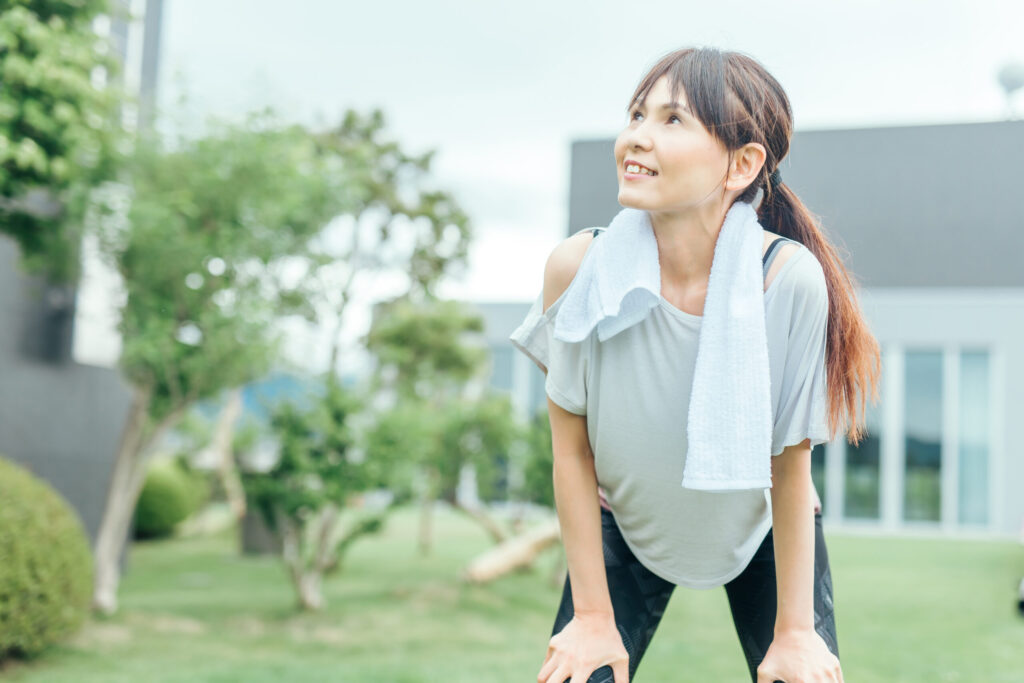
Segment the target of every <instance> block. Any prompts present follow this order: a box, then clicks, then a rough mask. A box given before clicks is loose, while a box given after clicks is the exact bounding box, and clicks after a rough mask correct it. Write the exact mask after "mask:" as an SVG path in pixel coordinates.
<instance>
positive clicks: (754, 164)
mask: <svg viewBox="0 0 1024 683" xmlns="http://www.w3.org/2000/svg"><path fill="white" fill-rule="evenodd" d="M767 158H768V155H767V153H766V152H765V150H764V146H763V145H761V144H760V143H757V142H748V143H747V144H745V145H743V146H742V147H740V148H739V149H738V150H736V151H735V152H733V157H732V166H731V167H730V168H729V177H728V179H726V182H725V189H726V190H738V191H743V190H744V189H746V188H747V186H749V185H750V184H751V183H752V182H754V181H755V180H757V174H758V173H760V172H761V167H763V166H764V162H765V159H767Z"/></svg>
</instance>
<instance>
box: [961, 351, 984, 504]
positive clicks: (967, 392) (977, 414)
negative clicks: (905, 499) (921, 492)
mask: <svg viewBox="0 0 1024 683" xmlns="http://www.w3.org/2000/svg"><path fill="white" fill-rule="evenodd" d="M988 377H989V356H988V352H987V351H964V352H963V353H961V354H960V401H959V402H960V407H959V414H960V423H959V432H960V437H959V444H958V448H959V451H958V455H959V458H958V460H959V461H960V462H959V470H960V471H959V481H960V486H959V491H958V495H959V498H958V501H959V505H958V508H959V511H960V522H962V523H966V524H987V523H988V498H989V496H988V459H989V448H990V444H989V437H990V433H989V412H990V411H989V400H988V391H989V384H988Z"/></svg>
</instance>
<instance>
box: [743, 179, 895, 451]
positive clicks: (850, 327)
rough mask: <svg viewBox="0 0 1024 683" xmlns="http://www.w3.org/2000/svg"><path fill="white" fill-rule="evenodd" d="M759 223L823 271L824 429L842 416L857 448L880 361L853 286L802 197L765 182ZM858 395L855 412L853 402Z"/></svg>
mask: <svg viewBox="0 0 1024 683" xmlns="http://www.w3.org/2000/svg"><path fill="white" fill-rule="evenodd" d="M757 215H758V219H759V221H760V222H761V225H763V226H765V227H766V228H768V229H770V230H772V231H773V232H776V233H778V234H779V235H782V236H783V237H789V238H790V239H794V240H796V241H797V242H800V243H801V244H803V245H804V246H805V247H807V248H808V249H809V250H810V251H811V253H813V254H814V256H815V257H816V258H817V259H818V262H819V263H820V264H821V267H822V270H824V271H825V282H826V284H827V285H828V331H827V343H826V348H825V369H826V376H827V382H826V384H827V386H828V410H827V413H828V428H829V434H830V436H832V437H833V438H834V437H835V435H836V433H837V432H838V431H839V429H840V426H841V424H840V423H841V422H842V421H843V420H844V418H845V417H846V416H849V418H850V423H851V424H850V429H849V430H848V433H847V436H848V438H849V440H850V441H851V442H852V443H853V444H854V445H857V444H859V443H860V440H861V438H862V437H863V436H864V433H865V431H866V425H864V424H863V423H864V421H865V420H864V416H865V412H866V411H865V400H866V398H867V395H868V390H869V389H870V394H871V402H872V404H875V403H877V402H878V384H879V380H880V377H881V369H882V361H881V353H880V351H879V346H878V342H877V341H876V340H875V337H874V336H873V335H872V334H871V332H870V330H869V329H868V327H867V324H866V323H865V322H864V318H863V316H862V314H861V312H860V306H859V305H858V303H857V297H856V289H857V282H856V280H855V279H854V277H853V276H852V275H851V274H850V273H849V272H848V271H847V270H846V268H845V267H844V266H843V262H842V260H841V259H840V258H839V255H838V253H837V251H836V248H835V247H834V246H833V245H832V244H831V242H830V241H829V240H828V239H827V238H826V236H825V234H824V231H823V230H822V228H821V225H820V223H819V221H818V219H817V217H815V216H814V215H812V214H811V212H810V211H809V210H808V209H807V207H806V206H804V203H803V202H801V201H800V198H799V197H797V196H796V194H795V193H794V192H793V191H792V190H791V189H790V188H789V187H787V186H786V185H785V184H783V183H781V182H780V183H778V184H775V183H771V182H769V183H767V184H766V185H765V190H764V198H763V199H762V201H761V203H760V205H759V206H758V208H757ZM858 395H859V397H860V402H859V403H860V405H859V409H858V405H857V398H858Z"/></svg>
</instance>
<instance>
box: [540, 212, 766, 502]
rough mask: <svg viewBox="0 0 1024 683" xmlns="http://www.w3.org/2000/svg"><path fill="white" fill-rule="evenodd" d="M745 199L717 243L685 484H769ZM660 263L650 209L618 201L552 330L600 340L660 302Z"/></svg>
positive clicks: (755, 239) (760, 340)
mask: <svg viewBox="0 0 1024 683" xmlns="http://www.w3.org/2000/svg"><path fill="white" fill-rule="evenodd" d="M763 240H764V234H763V232H762V229H761V225H760V224H759V223H758V221H757V212H756V211H755V210H754V207H753V205H752V204H751V203H749V202H735V203H733V205H732V206H731V207H730V208H729V211H728V212H727V213H726V215H725V222H724V223H723V225H722V229H721V232H719V235H718V239H717V241H716V242H715V252H714V256H713V259H712V263H711V274H710V277H709V279H708V288H707V294H706V296H705V299H704V313H703V317H702V319H701V326H700V337H699V342H698V348H697V361H696V366H695V369H694V377H693V386H692V388H691V392H690V408H689V414H688V416H687V423H686V434H687V439H688V441H689V444H688V446H687V451H686V465H685V467H684V469H683V479H682V486H684V487H686V488H690V489H699V490H703V491H730V490H737V489H752V488H770V487H771V439H772V402H771V387H770V377H769V367H768V337H767V332H766V329H765V313H764V280H763V276H762V266H761V251H762V244H763ZM660 297H661V266H660V264H659V262H658V243H657V240H656V239H655V236H654V229H653V228H652V227H651V222H650V217H649V215H648V213H647V212H646V211H643V210H640V209H631V208H626V209H623V210H622V211H620V212H619V213H618V215H616V216H615V218H614V219H613V220H612V222H611V224H609V226H608V229H607V230H606V231H605V233H604V234H603V235H602V236H601V237H600V238H598V239H597V240H595V242H594V243H593V244H592V245H591V246H590V249H589V250H588V252H587V255H586V257H585V258H584V259H583V262H582V263H581V264H580V267H579V270H578V271H577V273H576V277H575V278H574V279H573V281H572V283H571V284H570V285H569V288H568V289H567V290H566V292H565V298H564V299H563V301H562V303H561V308H560V309H559V311H558V312H557V314H556V315H555V321H554V323H555V324H554V336H555V338H556V339H561V340H562V341H567V342H579V341H582V340H583V339H585V338H586V337H587V335H589V334H590V332H591V330H593V329H594V327H595V326H596V327H597V335H598V339H599V340H600V341H602V342H603V341H605V340H607V339H608V338H609V337H611V336H613V335H615V334H618V333H619V332H621V331H622V330H624V329H626V328H628V327H630V326H631V325H634V324H636V323H638V322H640V321H641V320H643V319H644V317H645V316H646V315H647V314H648V313H649V312H650V310H651V308H653V307H654V306H656V305H657V304H658V301H659V300H660Z"/></svg>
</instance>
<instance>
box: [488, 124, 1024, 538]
mask: <svg viewBox="0 0 1024 683" xmlns="http://www.w3.org/2000/svg"><path fill="white" fill-rule="evenodd" d="M613 144H614V141H613V140H611V139H604V140H585V141H578V142H575V143H574V144H573V146H572V162H571V164H572V168H571V182H570V196H569V225H568V226H567V230H566V234H567V235H569V234H572V233H574V232H576V231H578V230H580V229H582V228H585V227H589V226H593V225H607V224H608V222H609V221H610V220H611V219H612V217H614V216H615V214H616V213H618V211H619V210H620V209H621V206H620V205H619V204H618V202H617V199H616V198H617V194H618V181H617V175H616V172H615V166H614V161H613V154H612V146H613ZM1015 149H1024V121H1002V122H991V123H967V124H950V125H928V126H906V127H887V128H865V129H853V130H819V131H805V132H798V133H796V134H795V135H794V138H793V141H792V148H791V152H790V154H789V155H788V157H787V158H786V159H785V160H784V161H783V163H782V167H781V172H782V176H783V179H784V181H785V182H786V183H787V184H788V185H789V186H790V187H791V188H793V189H794V191H795V192H796V193H797V194H798V195H799V196H800V198H801V199H802V200H803V201H804V203H805V204H806V205H807V206H808V208H809V209H810V210H811V211H812V212H813V213H814V214H815V215H817V216H819V217H820V220H821V224H822V226H823V229H824V231H825V233H826V234H827V236H828V237H829V238H830V239H831V241H832V242H833V244H836V245H837V248H838V250H839V252H840V255H841V256H842V258H843V260H844V263H845V264H846V266H847V267H848V268H849V269H850V270H851V271H852V273H853V274H854V276H855V277H856V279H857V280H858V281H859V282H858V284H859V285H860V291H859V299H860V303H861V307H862V309H863V312H864V315H865V317H866V319H867V320H868V323H869V325H870V327H871V330H872V332H873V333H874V334H875V337H876V338H877V339H878V341H879V343H880V345H881V347H882V364H883V368H882V382H881V386H880V395H881V400H880V402H879V404H878V405H877V406H873V407H871V408H870V409H869V411H868V426H869V435H868V438H866V439H865V440H863V441H862V442H861V443H860V444H859V445H858V446H856V447H855V446H853V445H851V444H849V443H847V441H846V439H845V438H843V437H842V436H840V437H839V438H837V439H835V440H834V441H833V442H831V443H829V444H823V445H821V446H818V447H816V448H815V450H814V453H813V460H814V472H813V474H814V478H815V483H816V485H817V488H818V492H819V495H820V496H821V498H822V502H823V513H824V515H825V518H826V520H827V521H829V522H830V523H831V524H833V525H839V526H843V527H848V528H864V529H876V530H881V531H887V530H888V531H895V530H899V531H901V532H913V531H921V532H924V533H934V532H936V531H938V532H941V533H955V534H966V535H970V534H980V535H992V534H995V535H1016V534H1018V533H1019V532H1020V530H1021V525H1022V521H1024V496H1020V495H1017V491H1018V489H1019V488H1020V487H1021V485H1022V484H1024V458H1022V457H1021V455H1022V448H1024V445H1022V442H1021V440H1020V439H1018V438H1016V437H1015V436H1014V433H1013V431H1012V430H1013V428H1014V427H1013V425H1014V424H1016V420H1017V419H1020V417H1021V416H1024V358H1022V357H1021V354H1020V353H1018V352H1019V351H1021V350H1024V256H1022V254H1024V216H1022V214H1021V212H1020V210H1019V208H1018V207H1017V206H1016V205H1015V204H1014V201H1015V200H1016V199H1017V198H1018V194H1017V193H1019V192H1021V191H1022V190H1024V172H1022V171H1021V170H1020V168H1019V164H1018V161H1017V159H1016V158H1015V156H1014V154H1013V153H1012V152H1011V150H1015ZM546 258H547V254H537V259H538V261H539V262H541V263H542V262H543V260H544V259H546ZM528 307H529V302H526V303H520V304H509V303H493V304H491V303H489V304H482V305H481V306H480V308H481V309H482V311H483V312H484V313H485V315H486V318H487V321H488V325H489V327H488V330H489V334H490V339H491V344H492V348H493V350H494V366H493V376H492V384H493V385H494V386H495V387H497V388H500V389H502V390H507V391H510V392H512V395H513V397H514V398H515V400H516V402H517V406H519V407H520V409H521V411H522V413H523V415H525V414H527V413H528V412H530V411H534V410H539V409H543V408H544V406H545V398H544V390H543V375H542V374H541V373H540V371H539V370H538V369H537V368H536V367H535V366H534V365H533V363H532V362H530V361H529V360H528V359H527V358H526V357H525V356H523V355H522V354H519V353H517V352H515V351H514V349H513V348H512V347H511V345H510V344H509V342H508V339H507V338H508V335H509V334H510V333H511V331H512V330H513V329H514V328H515V326H516V325H517V324H518V323H519V322H520V321H521V320H522V318H523V316H524V315H525V314H526V311H527V309H528Z"/></svg>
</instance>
